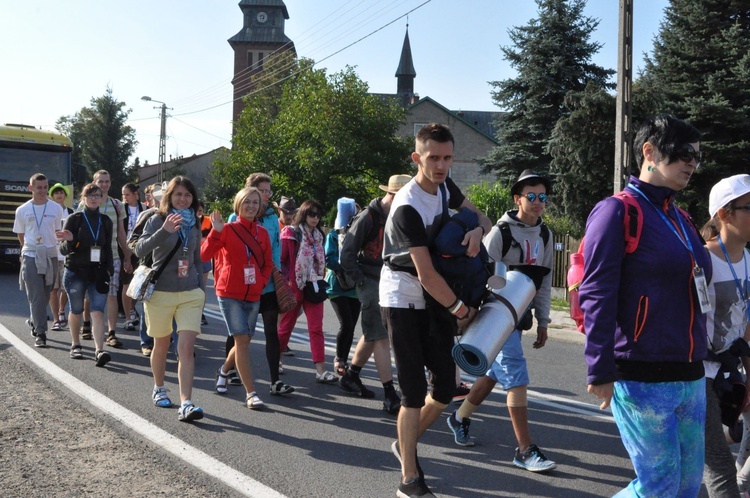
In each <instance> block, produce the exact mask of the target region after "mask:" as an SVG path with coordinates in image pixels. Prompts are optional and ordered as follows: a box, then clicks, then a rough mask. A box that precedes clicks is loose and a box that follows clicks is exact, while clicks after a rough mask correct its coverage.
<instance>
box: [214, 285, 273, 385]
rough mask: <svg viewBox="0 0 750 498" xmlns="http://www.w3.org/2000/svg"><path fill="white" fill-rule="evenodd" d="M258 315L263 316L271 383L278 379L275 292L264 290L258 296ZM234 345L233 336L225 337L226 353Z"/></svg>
mask: <svg viewBox="0 0 750 498" xmlns="http://www.w3.org/2000/svg"><path fill="white" fill-rule="evenodd" d="M260 315H261V316H262V317H263V330H264V332H265V335H266V361H267V362H268V369H269V371H270V374H271V384H274V383H275V382H276V381H277V380H279V357H280V356H281V346H280V345H279V330H278V324H279V311H278V302H277V301H276V293H275V292H266V293H265V294H263V295H261V296H260ZM233 347H234V337H232V336H231V335H230V336H229V337H227V343H226V355H227V356H228V355H229V351H231V350H232V348H233Z"/></svg>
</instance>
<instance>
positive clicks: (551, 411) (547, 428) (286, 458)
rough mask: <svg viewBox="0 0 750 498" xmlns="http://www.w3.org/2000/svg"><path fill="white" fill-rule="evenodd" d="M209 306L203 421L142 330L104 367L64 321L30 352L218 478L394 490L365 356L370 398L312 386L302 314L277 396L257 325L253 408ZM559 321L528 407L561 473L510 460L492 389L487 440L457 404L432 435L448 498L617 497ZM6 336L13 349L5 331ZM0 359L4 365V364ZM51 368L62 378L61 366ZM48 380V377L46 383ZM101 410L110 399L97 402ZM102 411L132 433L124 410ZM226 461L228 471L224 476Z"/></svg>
mask: <svg viewBox="0 0 750 498" xmlns="http://www.w3.org/2000/svg"><path fill="white" fill-rule="evenodd" d="M0 292H2V295H3V304H2V306H1V307H0V308H1V310H0V323H2V325H4V326H5V327H6V328H7V329H9V330H10V331H12V332H13V333H14V334H15V336H16V337H17V338H18V339H19V340H20V341H21V342H22V343H23V344H26V345H28V346H31V345H32V344H33V339H32V338H31V337H30V335H29V333H28V328H27V327H26V325H25V324H24V320H25V318H26V316H27V313H28V306H27V304H26V300H25V295H24V294H23V293H21V292H20V291H19V290H18V286H17V275H16V274H15V273H10V272H7V271H5V272H2V273H0ZM209 294H211V292H210V290H209ZM207 315H208V316H209V322H210V323H209V325H208V326H206V327H204V328H203V331H202V334H201V336H200V338H199V339H198V344H197V349H196V375H195V384H194V394H193V401H194V402H195V403H196V404H198V405H200V406H202V407H203V409H204V410H205V412H206V418H204V419H203V420H202V421H200V422H197V423H194V424H185V423H181V422H178V421H177V415H176V410H174V409H168V410H167V409H159V408H156V407H154V406H153V405H152V403H151V399H150V394H151V387H152V385H153V382H152V378H151V373H150V368H149V363H148V359H147V358H145V357H143V356H142V355H141V353H140V347H139V343H138V338H137V335H136V334H135V333H129V332H128V333H126V332H121V331H118V335H119V336H120V338H121V339H122V340H123V341H124V342H125V349H122V350H112V349H110V353H111V354H112V362H111V363H110V364H109V365H107V368H106V369H99V368H96V367H95V366H94V362H93V359H92V349H91V348H92V343H91V342H88V341H84V348H85V349H84V354H85V356H86V359H85V360H84V361H74V360H71V359H70V358H69V357H68V348H69V345H70V337H69V334H68V332H67V331H63V332H50V334H49V336H48V346H49V347H48V348H47V349H44V350H33V348H31V349H30V351H31V353H30V358H29V359H26V360H25V361H27V362H29V363H31V362H33V361H34V358H38V357H40V356H41V357H43V358H45V359H47V360H49V361H51V362H52V364H54V365H55V366H57V367H59V368H60V369H62V370H64V371H65V372H67V373H69V374H70V375H72V377H73V378H75V379H77V380H80V381H82V382H83V384H85V385H86V386H88V387H90V388H91V389H93V392H95V393H96V395H94V396H92V398H91V399H93V400H99V401H101V400H105V401H107V402H114V403H116V404H117V406H121V407H123V408H122V410H120V411H123V410H124V411H126V412H127V413H128V414H130V413H131V412H132V414H133V416H132V417H129V418H132V419H133V420H135V422H134V427H135V428H136V429H140V428H141V427H145V426H150V424H153V426H155V427H156V428H158V429H161V430H163V431H165V433H166V434H168V435H169V436H170V437H171V438H173V439H174V441H176V442H177V445H178V446H179V445H180V444H182V445H183V446H186V445H189V446H190V448H195V449H197V450H198V451H199V452H202V453H201V454H205V455H207V456H208V457H210V458H211V459H212V460H211V461H212V462H218V463H220V464H222V465H225V466H224V467H222V466H221V465H219V466H214V467H211V468H212V469H214V470H213V471H212V470H211V469H209V468H208V467H209V466H208V465H204V464H202V463H200V462H196V461H188V463H189V464H192V465H195V466H197V467H199V468H201V469H203V470H204V471H206V472H213V474H211V475H212V478H215V479H222V478H226V479H231V478H232V476H235V477H236V476H245V477H247V478H250V479H252V480H257V481H259V482H260V483H262V484H263V485H265V486H267V487H269V488H272V489H273V490H275V491H276V492H278V493H279V494H280V495H284V496H288V497H311V496H356V497H360V496H361V497H370V496H373V497H380V496H383V497H385V496H393V495H394V494H395V489H396V487H397V485H398V479H399V466H398V462H397V461H396V459H395V458H394V457H393V456H392V455H391V453H390V451H389V446H390V443H391V442H392V441H393V440H394V439H395V438H396V423H395V417H393V416H390V415H388V414H386V413H385V412H383V411H382V410H381V406H382V387H381V386H380V384H379V382H378V381H377V380H376V374H375V370H374V365H373V364H372V363H368V365H367V366H366V368H365V370H364V371H363V378H364V379H365V383H366V384H367V385H368V386H369V387H371V388H373V389H374V390H375V392H376V393H377V397H376V398H375V399H374V400H361V399H358V398H353V397H351V396H349V395H347V394H345V393H344V392H343V391H341V390H340V389H339V388H338V387H337V386H335V385H321V384H317V383H315V381H314V368H313V365H312V363H311V361H310V354H309V346H308V345H307V340H306V332H305V331H306V328H305V321H304V316H303V317H301V318H300V321H299V323H298V328H297V329H296V330H295V333H294V335H293V339H292V341H293V342H292V345H291V347H292V349H293V350H294V351H295V356H294V357H284V368H285V370H286V372H287V373H286V374H285V375H284V376H283V377H282V379H283V380H284V381H285V382H287V383H289V384H291V385H293V386H295V387H296V388H297V392H295V393H294V394H292V395H291V396H288V397H272V396H270V395H269V394H267V392H268V387H269V382H268V375H267V368H268V367H267V364H266V362H265V357H264V344H263V334H262V330H260V331H259V333H258V334H257V335H256V338H255V339H254V340H253V343H252V344H251V356H252V361H253V370H254V374H255V377H256V387H257V389H258V391H259V393H260V395H261V398H262V399H263V400H264V401H265V402H266V403H267V408H266V410H264V411H260V412H254V411H252V412H251V411H250V410H247V409H246V408H245V407H244V403H243V401H244V390H243V389H242V388H230V391H229V393H228V394H227V395H225V396H219V395H217V394H215V393H214V391H213V385H214V374H215V371H216V369H217V368H218V366H219V365H220V364H221V362H222V359H223V351H224V341H225V337H226V330H225V328H224V325H223V322H222V321H221V320H220V315H219V313H218V307H217V305H216V300H215V298H214V297H211V296H210V297H209V301H208V305H207ZM561 325H562V326H564V327H568V326H569V325H566V324H564V323H556V324H553V327H552V328H551V329H550V336H551V340H550V341H549V342H548V344H547V346H546V347H544V348H543V349H541V350H534V349H532V348H531V343H532V342H533V341H534V339H533V334H530V335H527V336H526V337H524V346H525V349H526V353H527V359H528V362H529V370H530V375H531V379H532V380H531V386H530V406H529V418H530V421H531V427H532V435H533V438H534V440H535V442H537V443H538V444H539V446H540V447H541V448H542V450H543V451H544V452H545V453H546V454H547V456H548V457H549V458H551V459H553V460H555V461H556V462H557V463H558V468H557V470H555V471H553V472H551V473H549V474H533V473H530V472H527V471H524V470H522V469H518V468H516V467H514V466H513V465H512V463H511V460H512V457H513V452H514V447H515V439H514V437H513V432H512V428H511V425H510V421H509V418H508V414H507V410H506V408H505V405H504V400H505V396H504V395H503V393H501V392H496V393H493V394H492V395H491V396H490V398H489V399H488V400H487V401H486V402H485V404H484V405H483V406H482V407H481V408H480V409H479V411H478V412H477V413H476V414H475V417H474V419H473V423H472V426H471V433H472V435H473V436H474V437H475V438H476V440H477V445H476V446H474V447H472V448H463V447H459V446H456V445H455V444H454V443H453V440H452V436H451V434H450V432H449V430H448V429H447V427H446V424H445V418H446V416H447V415H448V414H449V413H450V412H449V411H448V410H446V414H445V416H444V417H442V418H441V419H439V420H438V421H437V422H436V423H435V424H434V425H433V427H431V428H430V429H429V430H428V431H427V432H426V434H425V435H424V436H423V438H422V440H421V442H420V447H419V455H420V463H421V465H422V467H423V468H424V470H425V473H426V475H427V479H428V483H429V485H430V486H431V488H432V490H433V492H435V493H436V494H437V495H438V496H445V497H468V498H472V497H485V496H507V497H511V496H513V497H516V496H546V497H568V496H578V497H594V496H612V495H613V494H614V493H616V492H617V491H618V490H619V489H621V488H622V487H624V486H625V485H626V484H627V483H628V482H629V481H630V480H631V479H632V478H633V477H634V475H633V471H632V467H631V465H630V462H629V460H628V458H627V455H626V453H625V450H624V448H623V447H622V443H621V442H620V439H619V436H618V434H617V429H616V427H615V424H614V422H613V421H612V418H611V416H610V415H609V414H608V413H607V412H601V411H599V409H598V406H597V405H596V403H595V400H594V399H593V398H592V396H591V395H589V394H587V393H586V391H585V367H584V362H583V356H582V346H581V341H580V337H579V336H578V335H577V332H574V331H570V330H566V329H565V328H563V329H560V328H555V327H556V326H561ZM324 329H325V331H326V344H327V359H328V360H329V362H331V361H332V359H333V351H334V350H333V345H334V342H335V331H336V329H337V322H336V318H335V315H334V313H333V310H332V309H331V308H330V306H329V305H327V308H326V312H325V323H324ZM358 335H359V331H358V332H357V337H358ZM355 342H356V337H355ZM0 344H2V346H3V347H5V348H9V349H13V347H12V346H11V345H9V344H7V341H4V340H3V339H2V338H0ZM16 349H17V348H16ZM35 355H36V356H35ZM2 368H3V367H2V365H1V364H0V371H2ZM176 368H177V364H176V362H175V359H174V357H173V356H170V359H169V361H168V366H167V369H168V375H167V386H168V387H169V388H170V389H171V390H172V393H173V396H174V397H173V399H174V398H178V396H177V395H176V390H177V383H176ZM48 373H49V374H50V375H51V376H53V377H54V376H55V374H54V372H53V371H52V369H50V372H48ZM58 380H59V379H58ZM54 384H55V383H53V385H54ZM59 387H60V389H61V390H62V391H66V392H68V394H69V395H71V396H74V397H75V398H76V399H78V400H79V401H80V403H82V404H85V403H90V402H91V401H89V400H86V399H84V398H78V397H76V396H78V395H81V396H82V394H80V393H74V394H70V393H69V390H70V388H69V387H65V386H63V385H62V383H60V385H59ZM39 388H40V389H42V388H47V387H46V384H44V386H43V385H42V383H40V386H39ZM93 409H101V410H106V408H99V407H98V405H97V407H95V408H93ZM103 418H104V420H106V421H107V423H111V424H113V425H117V426H118V429H119V430H120V432H123V429H122V423H123V422H122V420H123V418H122V417H121V416H120V414H114V415H111V416H105V417H103ZM124 432H125V433H127V432H128V430H125V431H124ZM131 432H132V434H133V437H134V438H136V437H138V438H140V437H146V438H148V436H143V435H139V434H138V433H137V431H136V430H132V431H131ZM154 444H157V445H158V443H154ZM0 450H2V451H5V449H0ZM10 450H11V451H12V448H11V449H10ZM187 454H188V455H189V454H190V452H187ZM174 458H177V457H174ZM216 468H218V469H225V470H224V472H226V473H227V474H230V473H231V474H232V475H231V476H228V475H225V476H223V475H222V471H221V470H219V471H216V470H215V469H216ZM227 469H229V470H231V472H229V471H228V470H227ZM235 489H237V487H235ZM164 491H167V490H164ZM253 493H255V494H253ZM241 494H247V495H249V496H262V493H259V492H255V491H252V490H250V491H247V490H246V491H244V492H242V491H238V492H237V495H238V496H239V495H241Z"/></svg>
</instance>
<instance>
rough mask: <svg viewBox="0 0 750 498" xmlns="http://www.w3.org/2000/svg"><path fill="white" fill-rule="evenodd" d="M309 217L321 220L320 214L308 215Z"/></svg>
mask: <svg viewBox="0 0 750 498" xmlns="http://www.w3.org/2000/svg"><path fill="white" fill-rule="evenodd" d="M307 216H309V217H310V218H318V219H320V213H307Z"/></svg>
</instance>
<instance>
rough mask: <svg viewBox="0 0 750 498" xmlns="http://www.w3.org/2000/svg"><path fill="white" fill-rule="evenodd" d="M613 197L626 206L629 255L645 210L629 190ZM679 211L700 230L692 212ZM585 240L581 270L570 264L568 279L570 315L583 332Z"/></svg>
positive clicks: (638, 234) (579, 252)
mask: <svg viewBox="0 0 750 498" xmlns="http://www.w3.org/2000/svg"><path fill="white" fill-rule="evenodd" d="M612 197H614V198H615V199H618V200H619V201H620V202H622V203H623V205H624V207H625V214H624V215H623V219H622V227H623V231H624V234H625V256H627V255H628V254H633V253H634V252H635V251H636V249H638V244H639V242H640V240H641V232H642V231H643V210H642V209H641V205H640V204H638V201H637V200H636V198H635V197H633V194H631V193H630V192H628V191H627V190H622V191H620V192H618V193H616V194H614V195H612ZM675 207H677V206H675ZM677 212H679V213H680V214H681V215H682V216H683V217H684V218H685V219H686V220H687V221H688V222H689V223H690V225H691V226H692V227H693V228H695V230H696V232H698V229H697V228H696V227H695V224H694V223H693V219H692V218H691V217H690V214H689V213H688V212H687V211H685V210H684V209H682V208H679V207H677ZM585 241H586V236H584V237H583V238H582V239H581V243H580V245H579V246H578V251H577V252H576V254H579V255H580V258H577V260H578V261H579V264H580V265H581V268H580V269H579V271H571V268H573V265H571V266H569V267H568V279H567V280H568V282H567V283H568V294H569V299H568V301H569V302H570V317H571V318H572V319H573V320H575V322H576V327H577V328H578V331H579V332H581V333H582V334H585V333H586V331H585V330H584V327H583V310H581V308H580V304H579V302H578V292H579V290H580V286H581V282H582V281H583V267H585V261H584V259H583V249H584V243H585ZM571 259H572V255H571Z"/></svg>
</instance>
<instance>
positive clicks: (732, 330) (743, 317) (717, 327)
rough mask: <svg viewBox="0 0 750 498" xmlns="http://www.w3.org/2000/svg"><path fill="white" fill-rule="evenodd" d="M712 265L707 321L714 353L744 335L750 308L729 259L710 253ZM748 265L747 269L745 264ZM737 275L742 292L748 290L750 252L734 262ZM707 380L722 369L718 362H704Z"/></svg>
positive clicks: (710, 344)
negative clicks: (728, 262)
mask: <svg viewBox="0 0 750 498" xmlns="http://www.w3.org/2000/svg"><path fill="white" fill-rule="evenodd" d="M711 262H712V264H713V267H714V272H713V277H712V279H711V284H710V285H709V286H708V297H709V299H710V301H711V306H712V309H711V312H710V313H709V314H708V317H707V320H706V332H707V333H708V349H709V351H713V352H714V353H721V352H723V351H726V350H727V349H728V348H729V346H731V345H732V343H733V342H734V341H735V340H736V339H737V338H738V337H743V336H744V335H745V328H746V327H747V320H748V317H747V305H748V303H745V302H743V299H744V297H743V296H742V295H741V294H740V291H739V289H738V288H737V282H736V281H735V280H734V276H733V275H732V270H730V268H729V265H728V264H727V262H726V260H725V259H724V258H723V257H722V258H719V257H718V256H716V255H715V254H713V253H711ZM746 264H747V265H748V266H745V265H746ZM732 266H733V267H734V272H735V273H736V274H737V278H738V279H739V281H740V285H741V286H742V288H743V289H747V288H748V287H747V286H748V285H750V283H748V282H747V277H746V271H745V269H746V268H747V269H750V253H748V251H747V249H745V251H744V258H743V260H742V261H740V262H739V263H733V264H732ZM703 364H704V366H705V369H706V377H708V378H709V379H713V378H715V377H716V372H718V370H719V363H718V362H715V361H704V362H703Z"/></svg>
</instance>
